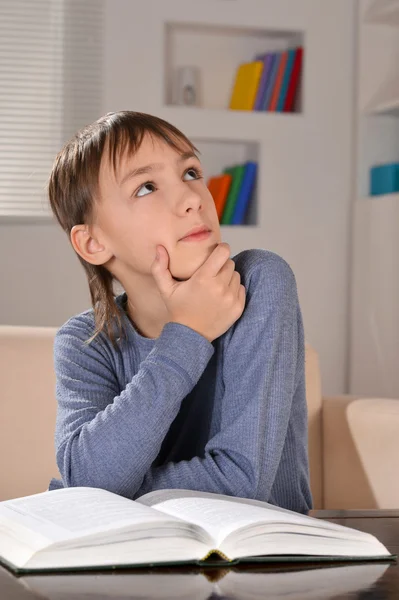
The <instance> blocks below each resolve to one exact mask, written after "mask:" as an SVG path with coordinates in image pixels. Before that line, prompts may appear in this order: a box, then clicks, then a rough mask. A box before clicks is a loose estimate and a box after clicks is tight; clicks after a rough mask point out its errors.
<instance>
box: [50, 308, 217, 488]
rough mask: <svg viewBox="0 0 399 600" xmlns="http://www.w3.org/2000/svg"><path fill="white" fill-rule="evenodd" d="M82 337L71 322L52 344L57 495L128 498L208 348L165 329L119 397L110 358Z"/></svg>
mask: <svg viewBox="0 0 399 600" xmlns="http://www.w3.org/2000/svg"><path fill="white" fill-rule="evenodd" d="M88 337H89V335H87V327H85V324H84V322H83V320H82V319H81V318H76V319H74V320H73V321H72V322H68V323H66V324H65V325H64V326H63V327H62V328H61V329H60V330H59V331H58V332H57V335H56V338H55V343H54V367H55V373H56V396H57V401H58V407H57V421H56V435H55V446H56V458H57V464H58V468H59V471H60V473H61V476H62V480H63V484H64V486H65V487H72V486H88V487H99V488H103V489H106V490H109V491H112V492H114V493H117V494H120V495H122V496H126V497H129V498H131V497H133V495H134V494H135V493H136V492H137V490H138V488H139V486H140V485H141V483H142V480H143V477H144V475H145V473H146V472H147V471H148V469H149V468H150V466H151V464H152V462H153V461H154V459H155V458H156V456H157V454H158V452H159V449H160V447H161V444H162V441H163V439H164V437H165V435H166V433H167V431H168V429H169V427H170V425H171V423H172V422H173V420H174V418H175V417H176V414H177V413H178V411H179V408H180V405H181V402H182V400H183V399H184V398H185V396H186V395H187V394H188V393H189V392H190V391H191V390H192V388H193V387H194V386H195V385H196V383H197V381H198V379H199V378H200V376H201V374H202V373H203V371H204V369H205V367H206V365H207V363H208V362H209V360H210V358H211V356H212V355H213V353H214V347H213V346H212V344H210V343H209V341H208V340H207V339H206V338H204V337H203V336H201V335H200V334H198V333H197V332H195V331H194V330H192V329H191V328H189V327H186V326H184V325H181V324H178V323H167V324H166V325H165V327H164V329H163V331H162V333H161V335H160V337H159V338H157V340H156V343H155V345H154V347H153V349H152V350H151V352H150V353H149V354H148V356H147V357H146V359H145V360H143V361H142V362H141V364H140V366H139V369H138V371H137V373H136V375H134V376H133V378H132V379H131V380H130V381H129V382H128V383H127V385H126V387H124V389H122V390H121V389H120V387H119V384H118V379H117V377H116V374H115V368H116V367H115V360H116V359H115V356H112V355H111V353H110V351H109V348H108V347H107V346H105V345H101V344H96V343H95V341H94V342H92V343H91V344H90V345H86V346H84V344H83V341H84V340H85V339H87V338H88ZM131 351H133V350H131ZM53 489H54V488H53Z"/></svg>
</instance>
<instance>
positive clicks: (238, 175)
mask: <svg viewBox="0 0 399 600" xmlns="http://www.w3.org/2000/svg"><path fill="white" fill-rule="evenodd" d="M223 173H227V174H228V175H231V176H232V180H231V184H230V189H229V194H228V196H227V200H226V204H225V206H224V210H223V215H222V218H221V221H220V224H221V225H231V223H232V220H233V214H234V209H235V206H236V203H237V199H238V194H239V193H240V188H241V184H242V180H243V179H244V173H245V165H236V166H234V167H228V168H227V169H224V171H223Z"/></svg>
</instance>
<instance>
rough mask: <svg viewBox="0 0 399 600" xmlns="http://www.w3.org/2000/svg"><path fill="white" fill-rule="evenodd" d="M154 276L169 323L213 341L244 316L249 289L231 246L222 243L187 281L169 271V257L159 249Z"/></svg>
mask: <svg viewBox="0 0 399 600" xmlns="http://www.w3.org/2000/svg"><path fill="white" fill-rule="evenodd" d="M157 250H158V252H159V255H160V258H159V260H157V259H155V260H154V262H153V264H152V266H151V273H152V275H153V277H154V279H155V281H156V283H157V285H158V288H159V291H160V294H161V296H162V299H163V301H164V302H165V306H166V308H167V310H168V312H169V317H170V318H169V321H173V322H176V323H181V324H182V325H186V326H187V327H191V329H194V330H195V331H197V332H198V333H200V334H201V335H203V336H204V337H205V338H207V339H208V340H209V341H210V342H213V340H214V339H216V338H218V337H219V336H221V335H222V334H223V333H225V332H226V331H227V330H228V329H229V328H230V327H231V326H232V325H233V323H235V322H236V321H237V320H238V319H239V318H240V317H241V315H242V313H243V311H244V307H245V297H246V292H245V287H244V286H243V285H241V283H240V282H241V277H240V274H239V273H238V271H236V270H235V263H234V261H233V260H231V258H230V246H229V244H227V243H226V242H221V243H220V244H218V245H217V246H216V248H215V249H214V250H213V252H212V254H211V255H210V256H209V257H208V258H207V259H206V261H205V262H204V263H203V264H202V265H201V266H200V267H199V268H198V269H197V270H196V271H195V272H194V273H193V275H192V276H191V277H190V279H188V280H187V281H177V280H176V279H174V278H173V277H172V274H171V272H170V271H169V255H168V252H167V250H166V248H165V247H164V246H157Z"/></svg>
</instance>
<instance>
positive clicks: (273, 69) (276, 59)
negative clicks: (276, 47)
mask: <svg viewBox="0 0 399 600" xmlns="http://www.w3.org/2000/svg"><path fill="white" fill-rule="evenodd" d="M280 59H281V53H280V52H274V53H273V55H272V60H271V66H270V75H269V77H268V79H267V84H266V90H265V95H264V98H263V99H262V110H268V108H269V104H270V100H271V97H272V93H273V89H274V82H275V81H276V75H277V71H278V65H279V63H280Z"/></svg>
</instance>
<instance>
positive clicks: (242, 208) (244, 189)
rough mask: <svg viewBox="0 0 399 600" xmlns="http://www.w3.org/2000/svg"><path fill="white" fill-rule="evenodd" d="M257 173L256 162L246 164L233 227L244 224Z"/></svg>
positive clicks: (233, 217) (233, 218)
mask: <svg viewBox="0 0 399 600" xmlns="http://www.w3.org/2000/svg"><path fill="white" fill-rule="evenodd" d="M256 172H257V163H256V162H253V161H248V162H246V163H245V171H244V176H243V180H242V184H241V187H240V191H239V193H238V197H237V202H236V204H235V208H234V213H233V216H232V220H231V223H232V225H242V224H243V223H244V218H245V213H246V210H247V208H248V205H249V201H250V199H251V196H252V191H253V188H254V184H255V178H256Z"/></svg>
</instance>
